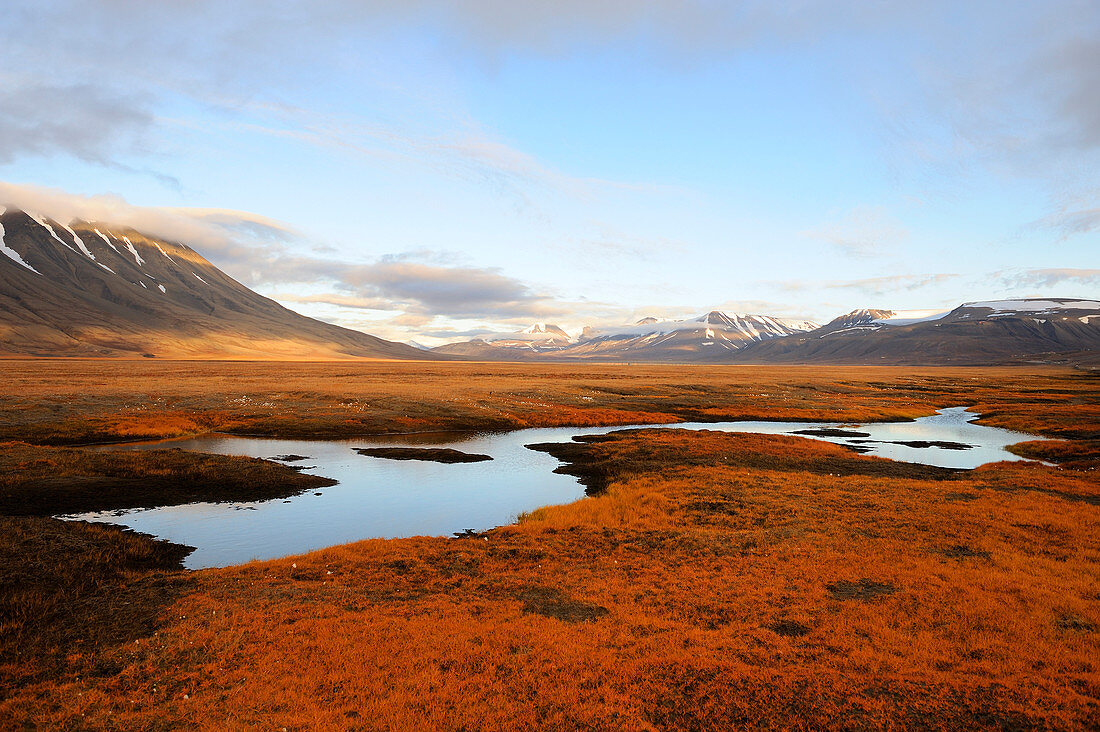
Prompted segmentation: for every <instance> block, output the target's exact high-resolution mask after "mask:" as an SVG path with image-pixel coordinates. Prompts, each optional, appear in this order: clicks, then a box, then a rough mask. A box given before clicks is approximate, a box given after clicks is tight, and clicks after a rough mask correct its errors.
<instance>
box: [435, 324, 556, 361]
mask: <svg viewBox="0 0 1100 732" xmlns="http://www.w3.org/2000/svg"><path fill="white" fill-rule="evenodd" d="M572 343H573V339H572V338H570V337H569V334H568V333H566V332H565V331H564V330H562V329H561V328H559V327H558V326H556V325H549V324H547V323H535V324H534V325H532V326H531V327H530V328H526V329H524V330H521V331H516V332H515V333H499V334H496V335H485V336H482V337H480V338H475V339H474V340H472V341H464V342H461V343H447V344H445V345H442V346H437V347H435V348H433V349H432V352H433V353H439V354H443V355H447V356H457V357H461V358H468V359H474V360H477V361H530V360H534V359H536V358H537V357H538V356H539V355H541V354H544V353H547V352H560V351H562V350H564V349H566V348H568V347H569V346H570V345H571V344H572Z"/></svg>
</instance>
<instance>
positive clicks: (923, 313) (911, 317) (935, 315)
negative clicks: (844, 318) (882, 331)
mask: <svg viewBox="0 0 1100 732" xmlns="http://www.w3.org/2000/svg"><path fill="white" fill-rule="evenodd" d="M950 313H951V311H950V310H891V311H890V314H889V315H887V316H883V317H878V318H874V319H873V320H872V321H871V322H873V323H885V324H886V325H913V323H926V322H928V321H931V320H939V319H940V318H943V317H945V316H947V315H948V314H950Z"/></svg>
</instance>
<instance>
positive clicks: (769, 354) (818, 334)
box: [734, 298, 1100, 364]
mask: <svg viewBox="0 0 1100 732" xmlns="http://www.w3.org/2000/svg"><path fill="white" fill-rule="evenodd" d="M734 360H738V361H761V362H784V363H787V362H803V363H882V364H892V363H897V364H922V363H925V364H946V363H958V364H993V363H1012V362H1020V361H1056V362H1063V361H1067V360H1068V361H1073V362H1082V361H1085V362H1091V361H1100V301H1097V300H1084V299H1079V298H1023V299H1013V300H989V301H978V302H968V303H963V304H962V305H960V306H958V307H957V308H954V309H952V310H921V311H900V312H899V311H892V310H875V309H862V310H854V311H852V312H850V313H848V314H846V315H842V316H840V317H839V318H836V319H835V320H833V321H831V322H830V323H828V324H827V325H825V326H824V327H823V328H820V329H818V330H816V331H813V332H811V333H807V334H805V335H801V336H797V337H791V338H784V339H780V340H775V341H771V342H768V343H759V344H753V345H752V346H750V347H748V348H746V349H744V350H743V351H742V352H739V353H738V354H737V355H736V358H735V359H734Z"/></svg>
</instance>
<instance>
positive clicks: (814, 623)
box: [0, 430, 1100, 730]
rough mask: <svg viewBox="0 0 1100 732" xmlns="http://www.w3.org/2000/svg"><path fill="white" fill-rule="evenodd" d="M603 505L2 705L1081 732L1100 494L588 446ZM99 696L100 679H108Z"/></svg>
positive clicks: (252, 605) (403, 546)
mask: <svg viewBox="0 0 1100 732" xmlns="http://www.w3.org/2000/svg"><path fill="white" fill-rule="evenodd" d="M575 459H576V460H578V461H579V462H582V463H584V464H585V465H586V466H587V468H588V469H589V470H591V471H593V472H595V473H599V474H601V475H602V476H603V477H604V478H605V479H606V481H607V490H606V492H605V493H604V494H603V495H600V496H598V497H595V498H590V499H585V500H581V501H579V502H576V503H573V504H570V505H567V506H560V507H551V508H543V509H539V510H538V511H534V512H532V513H530V514H528V515H525V516H523V517H522V518H521V521H520V522H519V523H518V525H514V526H509V527H503V528H500V529H496V530H494V531H491V532H488V533H487V534H486V535H484V536H477V537H471V538H463V539H440V538H415V539H402V540H392V541H382V540H373V541H364V542H359V543H355V544H350V545H346V546H341V547H335V548H331V549H326V550H323V551H318V552H314V553H312V554H308V555H305V556H300V557H295V558H288V559H285V560H277V561H269V562H259V563H251V564H247V565H243V566H239V567H232V568H227V569H220V570H208V571H203V572H197V573H193V574H192V575H190V578H191V580H192V581H193V585H191V586H190V589H189V590H188V591H187V593H186V594H184V595H183V596H182V597H181V598H180V599H178V600H176V601H175V602H174V603H173V604H171V605H168V606H166V607H165V609H164V611H163V618H162V625H161V627H160V628H159V629H158V630H156V631H155V632H153V633H151V634H149V635H147V636H146V637H141V638H138V639H137V641H136V642H129V641H128V642H126V643H113V644H112V643H103V644H100V645H99V646H97V647H92V648H81V649H79V650H76V651H74V652H72V653H71V654H70V656H69V658H68V662H67V665H66V667H65V670H64V671H63V672H62V673H59V674H56V673H52V674H48V675H45V676H43V675H39V674H37V673H36V671H35V668H34V667H33V664H30V665H28V666H25V667H23V668H20V669H17V670H16V671H17V673H15V674H14V675H12V676H10V677H9V678H11V679H13V681H17V683H12V684H10V685H9V687H8V689H7V693H6V697H7V698H6V700H5V701H4V702H2V703H0V714H3V715H5V716H6V718H7V719H8V720H10V722H11V724H13V725H15V724H26V723H29V724H34V725H37V726H43V727H56V728H65V727H81V726H92V727H118V728H133V729H138V728H149V727H157V728H174V727H203V728H217V729H225V728H229V729H250V728H256V727H260V728H280V727H285V728H287V729H296V728H298V729H301V728H322V729H344V728H364V729H379V728H389V729H393V728H398V729H400V728H413V729H514V728H546V729H556V728H569V729H575V728H588V729H616V730H618V729H639V730H652V729H716V730H719V729H721V730H725V729H731V728H734V727H738V726H767V727H803V728H821V727H828V728H841V727H843V728H851V727H911V726H914V725H929V726H934V727H953V728H973V727H985V728H1000V727H1016V726H1021V725H1023V726H1032V725H1036V726H1052V727H1062V728H1066V727H1078V728H1080V727H1090V726H1095V725H1096V724H1097V722H1098V720H1100V707H1098V697H1100V672H1098V668H1097V664H1098V662H1100V603H1098V600H1100V531H1098V528H1100V527H1098V522H1097V519H1098V517H1100V505H1098V503H1100V500H1098V499H1100V491H1098V486H1097V481H1096V478H1095V472H1094V471H1092V470H1088V469H1083V470H1069V469H1061V468H1057V467H1048V466H1044V465H1041V464H1039V463H1015V464H1013V463H999V464H996V465H991V466H987V467H983V468H980V469H978V470H975V471H972V472H962V473H955V472H953V471H947V470H937V469H929V468H927V467H922V466H908V465H906V464H901V463H890V462H889V461H884V460H881V459H877V458H872V457H866V456H858V455H854V454H852V453H850V452H848V451H846V450H844V449H843V448H841V447H838V446H834V445H830V444H826V443H820V442H814V441H809V440H804V439H799V438H794V437H785V436H764V435H741V434H723V433H716V432H686V431H678V430H658V431H645V432H636V433H630V434H627V435H622V436H612V437H610V438H607V439H606V440H603V441H597V442H593V443H592V444H589V445H585V446H582V447H581V448H580V452H579V453H577V455H575ZM104 669H107V671H104Z"/></svg>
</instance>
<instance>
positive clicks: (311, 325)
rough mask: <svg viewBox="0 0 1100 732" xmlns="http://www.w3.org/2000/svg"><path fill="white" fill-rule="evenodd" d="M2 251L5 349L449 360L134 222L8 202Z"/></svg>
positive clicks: (9, 352) (0, 337) (0, 308)
mask: <svg viewBox="0 0 1100 732" xmlns="http://www.w3.org/2000/svg"><path fill="white" fill-rule="evenodd" d="M0 254H3V255H4V256H0V355H5V356H95V357H102V356H112V357H127V356H147V357H158V358H246V359H283V360H293V359H342V358H382V359H418V360H423V359H439V358H441V356H440V355H437V354H432V353H429V352H425V351H423V350H420V349H417V348H413V347H411V346H406V345H403V344H399V343H392V342H390V341H386V340H383V339H381V338H376V337H375V336H371V335H368V334H366V333H361V332H359V331H355V330H350V329H347V328H341V327H339V326H336V325H331V324H329V323H322V322H320V321H318V320H314V319H312V318H307V317H305V316H304V315H300V314H298V313H295V312H293V311H291V310H288V309H287V308H284V307H283V306H282V305H279V304H278V303H277V302H275V301H274V300H271V299H269V298H266V297H263V296H262V295H259V294H257V293H256V292H253V291H252V290H250V289H248V288H247V287H245V286H244V285H242V284H241V283H239V282H237V281H236V280H234V279H232V278H231V277H229V276H228V275H226V274H225V273H224V272H222V271H221V270H219V269H218V268H217V267H215V266H214V265H213V264H211V263H210V262H209V261H207V260H206V259H205V258H203V257H202V256H201V255H200V254H199V253H198V252H196V251H195V250H194V249H192V248H190V247H189V246H186V245H185V244H181V243H178V242H169V241H164V240H162V239H157V238H154V237H149V236H144V235H142V234H141V233H139V232H137V231H135V230H133V229H130V228H121V227H113V226H106V225H104V224H99V223H91V222H71V223H70V224H62V223H61V222H58V221H53V220H50V219H47V218H44V217H37V216H33V215H30V214H28V213H26V212H24V211H20V210H16V209H7V210H3V209H0Z"/></svg>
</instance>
